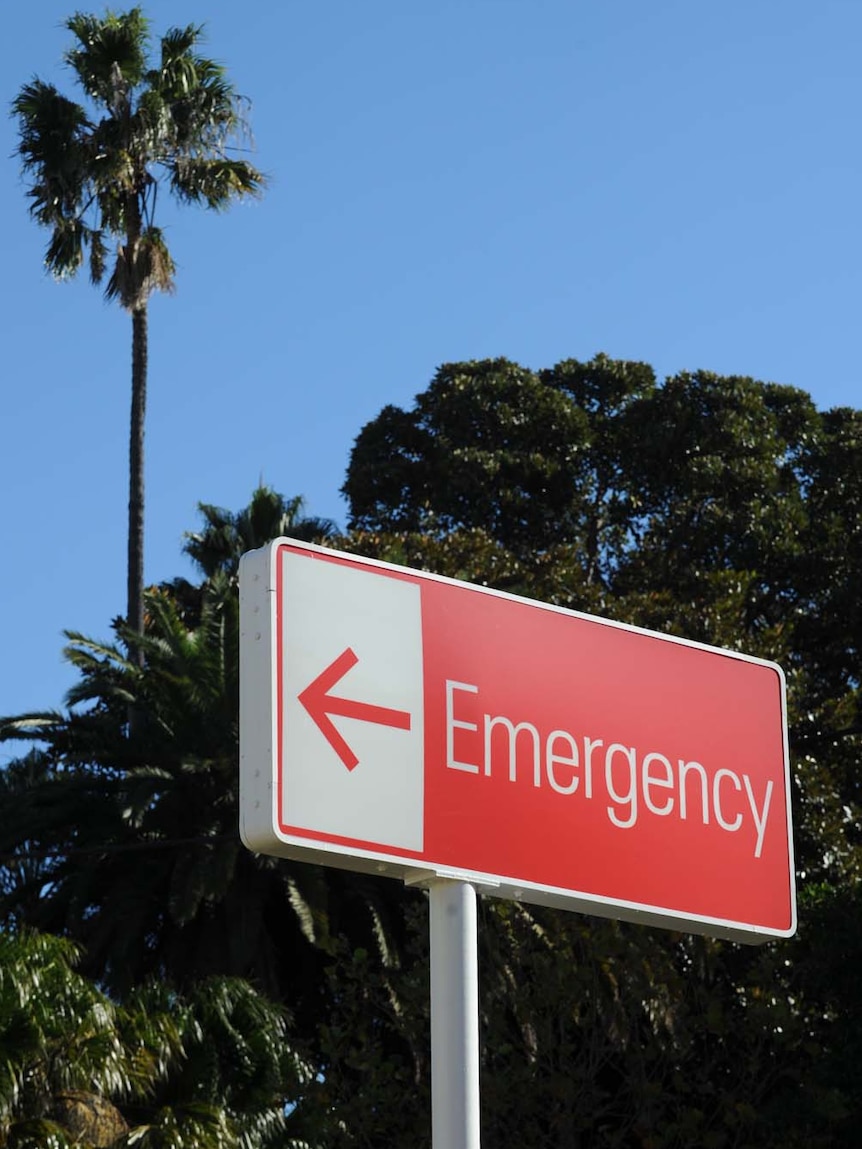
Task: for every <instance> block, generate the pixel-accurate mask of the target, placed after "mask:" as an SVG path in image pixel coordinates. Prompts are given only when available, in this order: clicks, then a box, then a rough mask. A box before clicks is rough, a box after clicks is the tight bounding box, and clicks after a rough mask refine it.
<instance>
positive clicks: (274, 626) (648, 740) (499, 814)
mask: <svg viewBox="0 0 862 1149" xmlns="http://www.w3.org/2000/svg"><path fill="white" fill-rule="evenodd" d="M240 599H241V628H242V650H241V819H242V827H241V828H242V835H243V840H244V841H245V842H246V844H247V845H248V846H249V847H250V848H252V849H254V850H257V851H259V852H262V853H273V854H280V855H284V856H289V857H295V858H300V859H308V860H313V861H317V862H326V863H329V864H333V865H341V866H347V867H349V868H352V869H363V870H376V871H379V872H382V873H388V874H392V875H394V876H401V877H404V878H406V879H407V880H416V879H419V878H421V877H422V876H430V875H433V874H443V875H445V876H451V877H459V878H466V879H467V880H469V881H471V882H474V883H476V884H477V885H478V886H480V887H481V888H483V890H484V892H488V893H494V894H496V895H498V896H501V897H512V898H518V899H522V900H525V901H535V902H541V903H544V904H550V905H559V906H564V907H567V908H570V909H579V910H583V911H585V912H588V913H594V914H602V915H605V916H613V917H619V918H624V919H627V920H631V921H640V922H646V923H652V924H658V925H669V926H675V927H677V928H683V929H686V930H689V931H692V932H703V933H711V934H716V935H719V936H724V937H732V938H735V939H737V940H741V941H752V942H754V941H763V940H767V939H768V938H770V937H783V936H788V935H790V934H792V933H793V932H794V930H795V927H796V908H795V887H794V880H793V851H792V836H791V818H790V803H789V768H788V755H787V737H786V719H785V701H784V679H783V675H782V672H781V669H780V668H779V667H778V666H776V665H775V664H773V663H769V662H763V661H760V660H757V659H752V658H749V657H746V656H744V655H740V654H736V653H733V652H731V651H725V650H718V649H716V648H712V647H706V646H702V645H698V644H695V643H690V642H686V641H683V640H681V639H676V638H671V637H668V636H666V635H659V634H653V633H651V632H648V631H644V630H638V629H635V628H632V627H628V626H623V625H620V624H616V623H612V622H608V621H606V620H602V619H598V618H592V617H589V616H587V615H581V614H576V613H574V612H571V611H567V610H563V609H560V608H556V607H552V606H548V605H546V604H543V603H538V602H531V601H529V600H526V599H521V598H516V597H514V596H512V595H508V594H503V593H500V592H497V591H492V590H489V589H487V588H484V587H478V586H473V585H470V584H467V583H459V582H455V581H453V580H451V579H445V578H440V577H437V576H434V575H429V574H424V573H422V572H419V571H413V570H407V569H405V568H402V567H394V566H390V565H388V564H383V563H378V562H375V561H373V560H370V559H358V558H355V557H353V556H349V555H344V554H339V553H337V552H334V551H330V550H326V549H324V548H320V547H314V546H311V545H306V544H300V543H295V542H292V541H288V540H278V541H277V542H275V543H273V544H270V546H268V547H267V548H265V549H263V550H261V551H255V552H252V553H250V554H248V555H246V556H244V558H243V560H242V565H241V568H240Z"/></svg>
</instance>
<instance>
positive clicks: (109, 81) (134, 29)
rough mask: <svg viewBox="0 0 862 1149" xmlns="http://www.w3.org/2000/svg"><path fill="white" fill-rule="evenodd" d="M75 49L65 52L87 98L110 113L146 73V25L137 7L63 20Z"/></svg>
mask: <svg viewBox="0 0 862 1149" xmlns="http://www.w3.org/2000/svg"><path fill="white" fill-rule="evenodd" d="M66 27H67V28H68V29H69V31H70V32H71V33H72V34H73V36H74V37H75V38H76V40H77V41H78V47H76V48H71V49H70V50H69V51H68V52H67V53H66V57H65V58H66V62H67V63H68V64H69V65H71V67H72V68H73V70H74V71H75V73H76V75H77V77H78V79H79V81H80V83H81V86H82V87H83V89H84V91H85V92H86V93H87V95H88V96H90V97H91V99H94V100H97V101H99V102H100V103H102V104H104V105H105V106H106V107H108V108H111V109H112V110H114V109H116V108H117V107H118V101H125V100H128V96H129V92H130V91H131V89H133V88H134V87H136V86H137V85H138V84H140V82H141V80H142V79H143V77H144V73H145V71H146V62H147V46H148V42H149V22H148V20H147V18H146V16H144V14H143V12H142V10H141V9H140V8H132V9H131V10H130V11H128V12H124V13H119V14H115V13H113V12H110V11H109V12H108V13H107V14H106V15H105V16H104V17H99V16H91V15H86V14H85V13H82V12H78V13H76V14H75V15H74V16H72V17H70V19H69V20H67V21H66Z"/></svg>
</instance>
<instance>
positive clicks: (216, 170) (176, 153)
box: [12, 8, 264, 662]
mask: <svg viewBox="0 0 862 1149" xmlns="http://www.w3.org/2000/svg"><path fill="white" fill-rule="evenodd" d="M66 27H67V28H68V30H69V31H70V32H71V33H72V35H73V36H74V38H75V41H76V44H75V46H74V47H73V48H71V49H70V50H69V51H68V52H67V53H66V57H65V58H66V62H67V63H68V64H69V65H70V66H71V68H72V71H73V72H74V74H75V77H76V79H77V81H78V82H79V84H80V86H81V87H82V88H83V90H84V93H85V95H86V97H87V103H86V105H81V104H77V103H75V102H74V101H73V100H70V99H68V98H67V97H66V96H64V95H62V94H61V93H60V92H59V91H58V90H57V88H56V87H55V86H54V85H53V84H49V83H45V82H44V81H43V80H40V79H38V78H36V79H33V80H31V81H30V83H28V84H25V85H24V86H23V87H22V88H21V90H20V92H19V93H18V95H17V96H16V98H15V100H14V101H13V105H12V107H13V111H14V113H15V115H16V116H17V117H18V122H19V133H20V140H19V144H18V154H19V156H20V157H21V160H22V164H23V169H24V173H25V176H26V177H28V178H29V181H30V190H29V192H28V196H29V199H30V214H31V215H32V217H33V218H34V219H35V220H36V221H37V223H39V224H41V225H42V226H43V227H47V228H48V229H49V230H50V233H51V238H50V240H49V242H48V247H47V250H46V253H45V264H46V266H47V268H48V270H49V271H50V272H52V274H53V275H54V276H55V277H56V278H58V279H64V278H67V277H70V276H73V275H75V274H76V272H77V271H78V270H79V268H80V267H81V266H82V265H83V263H84V259H85V251H88V252H89V270H90V278H91V280H92V282H93V283H94V284H99V283H101V282H102V281H103V279H104V277H105V275H106V272H107V270H108V269H107V263H108V241H110V240H115V241H116V243H117V247H116V253H115V256H114V259H113V266H112V268H111V270H110V273H109V274H108V278H107V286H106V288H105V295H106V297H107V298H108V299H115V300H117V301H118V302H119V304H120V305H121V306H122V307H123V308H124V309H125V310H126V311H128V312H129V313H130V314H131V317H132V399H131V420H130V434H129V528H128V570H127V575H128V588H127V589H128V599H127V613H126V620H127V623H128V625H129V628H130V630H131V632H132V636H133V637H132V649H133V653H134V654H135V657H136V659H137V660H138V661H139V662H140V659H141V657H142V655H141V654H140V652H139V651H138V650H137V649H136V647H135V644H134V636H137V635H141V634H143V630H144V616H143V611H144V604H143V583H144V417H145V411H146V391H147V339H148V334H147V305H148V301H149V297H150V295H151V294H152V292H154V291H167V292H170V291H172V290H173V288H174V270H175V268H174V261H173V259H172V257H171V253H170V252H169V250H168V247H167V244H166V242H165V238H164V235H163V233H162V230H161V229H160V228H159V227H157V226H156V223H155V214H156V200H157V194H158V189H159V186H160V185H162V184H166V185H167V188H168V190H169V192H170V193H171V194H172V195H173V196H174V198H175V199H177V200H178V201H179V202H180V203H190V204H203V205H204V206H206V207H208V208H214V209H220V208H225V207H227V206H228V204H229V203H230V202H231V201H232V200H234V199H240V198H242V197H244V196H247V195H255V194H259V193H260V192H261V191H262V189H263V186H264V177H263V175H262V174H261V173H260V172H259V171H258V170H257V169H256V168H255V167H253V166H252V165H251V164H250V163H249V162H248V161H247V160H245V159H241V158H237V157H236V155H235V150H236V145H237V143H238V142H240V141H241V140H242V137H243V130H244V120H243V115H242V110H243V101H242V100H241V98H240V96H239V95H238V94H237V92H236V89H235V88H234V87H233V85H232V84H231V83H230V82H229V81H228V79H227V77H226V73H225V69H224V68H223V67H222V66H221V65H220V64H218V63H216V62H215V61H213V60H211V59H208V58H207V57H205V56H203V55H201V54H200V53H199V51H198V48H199V45H200V43H201V40H202V35H203V30H202V28H201V27H200V26H197V25H194V24H190V25H188V26H187V27H185V28H172V29H170V30H169V31H168V32H167V33H166V34H165V35H164V36H163V37H162V38H161V42H160V56H159V58H158V60H157V61H156V62H155V63H153V62H152V61H151V60H150V59H149V56H148V50H149V47H150V32H149V23H148V21H147V19H146V17H145V16H144V15H143V13H142V11H141V9H140V8H132V9H131V10H130V11H129V12H126V13H122V14H114V13H112V12H108V13H107V15H105V16H104V17H102V18H99V17H97V16H90V15H85V14H83V13H76V14H75V15H74V16H72V17H71V18H70V19H69V20H67V21H66Z"/></svg>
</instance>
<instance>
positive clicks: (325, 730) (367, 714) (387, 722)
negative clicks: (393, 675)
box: [298, 646, 410, 770]
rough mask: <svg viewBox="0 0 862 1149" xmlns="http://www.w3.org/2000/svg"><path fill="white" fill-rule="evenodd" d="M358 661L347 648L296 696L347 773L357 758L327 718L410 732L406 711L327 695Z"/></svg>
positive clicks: (408, 716) (357, 761)
mask: <svg viewBox="0 0 862 1149" xmlns="http://www.w3.org/2000/svg"><path fill="white" fill-rule="evenodd" d="M357 662H359V659H358V658H357V656H356V655H355V654H354V652H353V651H352V650H351V649H350V647H349V646H348V647H347V649H346V650H344V651H342V653H341V654H339V656H338V658H336V659H335V661H334V662H331V663H330V664H329V666H327V668H326V669H325V670H324V671H322V672H321V673H320V674H318V676H317V678H315V680H314V681H313V682H312V683H311V684H310V685H309V686H306V688H305V690H303V691H302V693H301V694H300V695H298V698H299V701H300V702H301V703H302V705H303V706H304V707H305V709H306V710H307V711H308V713H309V715H310V717H311V719H312V721H313V722H314V723H315V725H316V726H317V727H318V729H319V730H320V732H321V734H322V735H323V737H324V738H325V739H326V741H327V742H328V743H329V745H330V746H331V747H332V749H333V750H334V751H335V753H336V754H337V755H338V757H339V758H340V759H341V761H342V762H343V763H344V765H345V766H346V767H347V769H348V770H352V769H353V768H354V767H355V766H358V765H359V759H358V758H357V757H356V755H355V754H354V753H353V751H352V750H351V749H350V747H349V746H348V744H347V742H346V741H345V739H344V738H342V736H341V734H340V733H339V732H338V730H336V728H335V723H334V722H333V721H332V718H331V717H330V715H333V714H335V715H337V716H338V717H340V718H358V719H359V721H360V722H374V723H376V725H378V726H394V727H395V728H396V729H397V730H409V729H410V714H409V713H408V711H406V710H390V709H389V707H388V706H374V705H372V704H371V703H370V702H355V701H354V700H353V699H350V698H337V697H336V696H335V695H334V694H330V693H329V692H330V690H332V688H333V686H335V685H336V684H337V683H338V682H340V681H341V679H342V678H343V677H344V676H345V674H347V672H348V670H351V669H352V668H353V667H354V666H356V664H357Z"/></svg>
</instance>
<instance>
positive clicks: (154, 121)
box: [12, 8, 264, 310]
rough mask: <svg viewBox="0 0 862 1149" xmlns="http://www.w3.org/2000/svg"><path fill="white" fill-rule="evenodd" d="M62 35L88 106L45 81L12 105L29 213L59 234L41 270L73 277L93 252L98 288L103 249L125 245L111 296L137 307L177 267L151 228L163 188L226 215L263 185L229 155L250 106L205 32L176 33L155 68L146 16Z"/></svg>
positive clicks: (118, 16)
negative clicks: (209, 53) (68, 41)
mask: <svg viewBox="0 0 862 1149" xmlns="http://www.w3.org/2000/svg"><path fill="white" fill-rule="evenodd" d="M66 27H67V29H68V30H69V32H71V33H72V36H73V39H74V47H72V48H71V49H70V50H69V51H68V52H67V53H66V63H67V64H69V65H70V67H71V69H72V71H73V73H74V75H75V77H76V79H77V81H78V83H79V84H80V86H81V88H82V90H83V92H84V93H85V95H86V97H87V100H88V103H87V104H86V105H78V104H76V103H74V102H73V101H71V100H69V99H68V98H67V97H66V96H64V95H62V94H61V93H60V92H59V91H58V90H57V88H56V87H54V85H53V84H48V83H45V82H44V81H42V80H39V79H38V78H37V79H34V80H31V81H30V82H29V83H27V84H25V85H24V86H23V87H22V88H21V90H20V91H19V93H18V95H17V96H16V97H15V99H14V101H13V104H12V110H13V113H14V114H15V116H16V117H17V119H18V126H19V145H18V155H19V156H20V158H21V162H22V166H23V169H24V174H25V176H26V177H27V178H28V179H29V181H30V190H29V192H28V197H29V199H30V214H31V215H32V217H33V218H34V219H35V220H36V222H37V223H39V224H41V225H42V226H43V227H47V228H49V229H50V231H51V238H50V240H49V242H48V247H47V250H46V255H45V263H46V266H47V267H48V269H49V271H51V272H52V273H53V274H54V275H55V276H57V277H58V278H64V277H66V276H70V275H74V274H75V273H76V272H77V271H78V269H79V268H80V267H81V265H82V264H83V262H84V258H85V251H86V250H87V249H89V253H90V262H89V266H90V278H91V279H92V281H93V282H94V283H100V282H102V279H103V277H104V275H105V272H106V259H107V254H108V251H107V243H106V241H107V240H108V239H111V238H115V239H119V240H120V244H119V246H118V248H117V252H116V259H115V263H114V266H113V270H112V271H111V274H110V276H109V278H108V282H107V287H106V289H105V293H106V295H107V297H108V298H109V299H117V300H118V301H119V302H120V303H121V304H122V306H123V307H126V308H128V309H129V310H134V309H136V308H140V307H141V306H143V305H144V304H145V302H146V299H147V297H148V296H149V295H150V293H151V292H153V291H170V290H172V288H173V282H174V263H173V259H172V258H171V255H170V252H169V251H168V248H167V246H166V244H165V240H164V236H163V234H162V232H161V230H160V229H159V228H157V227H156V226H155V224H154V213H155V206H156V193H157V189H158V184H159V181H160V179H161V180H164V182H165V183H166V184H167V186H168V188H169V190H170V191H171V192H172V193H173V195H174V196H175V197H176V198H177V199H178V200H180V201H181V202H186V203H203V204H205V205H206V206H207V207H210V208H217V209H220V208H224V207H226V206H227V205H228V204H229V203H230V202H231V200H234V199H239V198H241V197H242V196H245V195H254V194H258V193H259V192H260V191H261V190H262V189H263V185H264V178H263V176H262V175H261V173H260V172H258V171H257V170H256V169H255V168H254V167H253V166H252V165H251V164H250V163H248V161H246V160H241V159H236V158H234V157H232V156H231V155H230V152H231V151H232V149H233V147H234V146H235V144H236V143H237V142H238V141H239V140H241V137H242V134H243V130H244V126H243V117H242V100H241V98H240V97H239V96H238V95H237V93H236V91H235V89H234V88H233V86H232V85H231V84H230V83H229V82H228V80H227V75H226V72H225V69H224V68H223V67H222V66H221V65H220V64H217V63H216V62H215V61H213V60H210V59H208V58H207V57H205V56H203V55H202V54H201V53H200V50H199V49H200V44H201V41H202V38H203V29H202V28H201V27H198V26H195V25H189V26H188V27H186V28H172V29H170V30H169V31H168V32H167V33H166V34H165V35H164V36H163V37H162V38H161V41H160V44H159V55H158V59H157V61H150V59H149V50H150V39H151V37H150V28H149V22H148V20H147V19H146V17H145V16H144V14H143V12H142V11H141V9H140V8H132V9H131V10H130V11H128V12H125V13H113V12H108V13H107V14H106V15H105V16H104V17H98V16H93V15H87V14H84V13H81V12H79V13H76V14H75V15H74V16H72V17H70V19H69V20H67V21H66Z"/></svg>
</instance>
